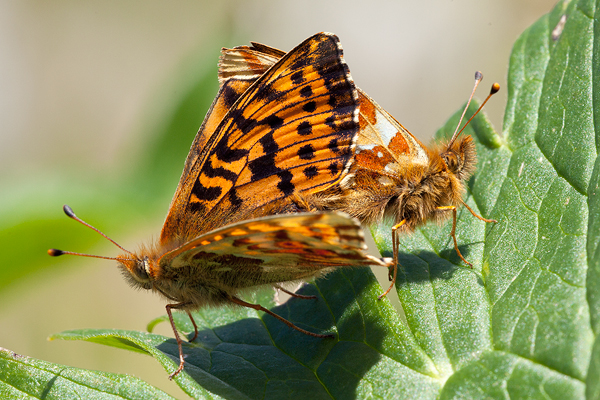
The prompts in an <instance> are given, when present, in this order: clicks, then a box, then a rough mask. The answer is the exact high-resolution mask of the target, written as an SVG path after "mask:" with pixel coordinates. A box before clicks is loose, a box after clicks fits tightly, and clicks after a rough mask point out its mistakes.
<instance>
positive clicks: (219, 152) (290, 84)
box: [161, 34, 358, 243]
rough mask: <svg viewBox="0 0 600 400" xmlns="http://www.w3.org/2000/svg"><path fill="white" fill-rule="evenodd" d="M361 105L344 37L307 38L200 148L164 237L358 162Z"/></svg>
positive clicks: (327, 179) (329, 179) (202, 227)
mask: <svg viewBox="0 0 600 400" xmlns="http://www.w3.org/2000/svg"><path fill="white" fill-rule="evenodd" d="M239 82H241V81H237V83H239ZM223 87H226V85H224V86H223ZM221 90H223V88H222V89H221ZM236 93H237V92H236ZM357 108H358V100H357V94H356V90H355V88H354V84H353V82H352V79H351V77H350V75H349V72H348V68H347V66H346V64H345V63H344V61H343V58H342V50H341V47H340V45H339V41H338V39H337V37H336V36H334V35H331V34H317V35H315V36H313V37H311V38H309V39H307V40H306V41H304V42H303V43H302V44H300V45H299V46H298V47H296V48H295V49H294V50H292V51H290V52H289V53H287V54H286V55H285V56H284V57H283V58H281V60H279V61H278V62H277V63H276V64H275V65H274V66H273V67H272V68H270V69H269V70H268V71H267V72H265V73H264V74H263V75H262V76H261V77H260V78H259V79H258V80H257V81H255V82H254V83H253V84H252V85H251V86H250V87H249V88H248V89H247V90H246V91H245V92H244V93H243V94H242V95H241V96H240V97H239V99H238V100H237V101H236V102H235V104H234V105H233V106H232V107H231V108H230V110H229V111H228V112H227V114H226V115H225V117H224V118H223V119H222V121H221V122H220V123H219V125H218V127H217V128H216V129H215V132H214V133H213V134H212V135H210V137H209V138H208V140H207V141H206V144H205V145H204V148H203V149H196V150H197V151H198V155H197V157H196V161H195V162H192V163H191V166H190V167H189V168H188V171H189V172H188V173H187V176H186V177H185V179H186V181H185V182H183V181H182V183H183V184H180V186H179V190H178V192H177V194H176V196H175V197H174V199H173V202H172V204H171V208H170V210H169V214H168V216H167V220H166V221H165V225H164V226H163V231H162V233H161V242H163V243H164V242H165V241H167V240H171V238H172V237H174V236H179V237H190V236H195V235H197V234H199V233H201V232H205V231H207V230H209V228H213V227H215V226H218V225H219V224H220V225H222V224H223V222H224V221H223V219H224V220H226V221H236V220H239V219H240V218H239V216H243V215H244V212H247V211H248V210H256V209H259V208H260V207H262V206H264V205H267V204H269V203H272V202H275V201H277V200H280V199H283V198H286V197H288V196H291V195H292V194H293V193H294V192H302V191H317V190H320V189H322V188H324V187H326V186H328V185H330V184H332V183H334V182H336V181H337V180H339V179H340V178H341V177H342V176H343V173H344V171H346V170H347V168H348V167H349V164H350V162H351V158H352V153H353V146H354V141H355V136H356V134H357V131H358V116H357ZM217 205H218V208H216V206H217ZM209 212H210V214H212V215H209ZM217 214H218V217H216V215H217ZM215 218H217V219H219V218H220V219H221V220H220V221H217V220H215Z"/></svg>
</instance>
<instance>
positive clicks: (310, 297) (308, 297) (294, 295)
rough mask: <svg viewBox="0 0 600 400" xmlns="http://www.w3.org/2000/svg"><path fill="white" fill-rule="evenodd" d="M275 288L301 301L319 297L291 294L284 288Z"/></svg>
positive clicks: (276, 286)
mask: <svg viewBox="0 0 600 400" xmlns="http://www.w3.org/2000/svg"><path fill="white" fill-rule="evenodd" d="M275 288H276V289H277V290H281V291H282V292H283V293H287V294H289V295H290V296H292V297H297V298H299V299H316V298H317V296H304V295H301V294H298V293H294V292H291V291H289V290H287V289H284V288H283V287H281V286H279V285H275Z"/></svg>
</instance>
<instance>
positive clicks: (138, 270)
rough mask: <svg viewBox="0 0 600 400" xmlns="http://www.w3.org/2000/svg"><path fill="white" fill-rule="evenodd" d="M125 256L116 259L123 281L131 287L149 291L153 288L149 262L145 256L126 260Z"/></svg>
mask: <svg viewBox="0 0 600 400" xmlns="http://www.w3.org/2000/svg"><path fill="white" fill-rule="evenodd" d="M126 257H127V256H126V255H123V256H119V257H117V260H118V261H119V269H120V270H121V272H122V273H123V276H124V277H125V279H126V280H127V281H128V282H129V284H130V285H131V286H133V287H136V288H140V289H147V290H150V289H152V288H153V286H154V285H153V283H152V277H151V273H150V269H151V260H150V258H149V257H147V256H143V257H137V256H134V257H133V258H126Z"/></svg>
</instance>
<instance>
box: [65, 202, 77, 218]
mask: <svg viewBox="0 0 600 400" xmlns="http://www.w3.org/2000/svg"><path fill="white" fill-rule="evenodd" d="M63 211H64V212H65V214H67V217H69V218H75V213H74V212H73V210H72V209H71V207H69V206H68V205H66V204H65V205H64V206H63Z"/></svg>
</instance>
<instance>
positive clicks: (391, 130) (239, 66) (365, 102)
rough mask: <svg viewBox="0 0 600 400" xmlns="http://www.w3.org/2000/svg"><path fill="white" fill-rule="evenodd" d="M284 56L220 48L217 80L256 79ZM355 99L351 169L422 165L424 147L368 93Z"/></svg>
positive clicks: (267, 50)
mask: <svg viewBox="0 0 600 400" xmlns="http://www.w3.org/2000/svg"><path fill="white" fill-rule="evenodd" d="M283 54H285V53H284V52H282V51H281V50H278V49H275V48H272V47H269V46H266V45H263V44H260V43H255V42H252V46H239V47H235V48H233V49H225V48H224V49H222V50H221V58H220V63H219V81H220V82H221V83H226V82H228V81H230V80H235V79H245V80H251V79H257V78H258V77H260V76H261V75H262V74H263V73H265V72H266V71H267V70H268V69H269V68H270V67H271V66H272V65H273V63H275V62H276V61H277V60H278V59H279V58H281V57H282V56H283ZM357 91H358V97H359V126H360V129H359V134H358V139H357V143H356V150H355V153H356V155H355V160H354V161H355V162H354V164H353V166H352V168H353V169H355V170H356V169H363V170H368V171H373V172H376V173H381V174H388V173H389V172H390V171H394V170H398V169H402V168H406V167H408V166H410V165H422V166H426V165H427V164H428V163H429V156H428V153H427V149H426V147H425V146H424V145H423V143H421V142H420V141H419V140H418V139H417V138H416V137H414V136H413V134H412V133H410V132H409V131H408V129H406V128H405V127H404V126H402V124H400V123H399V122H398V121H397V120H396V119H395V118H394V117H393V116H391V115H390V114H389V113H388V112H387V111H385V110H384V109H383V108H382V107H381V106H379V104H377V103H376V102H375V100H373V99H372V98H371V97H370V96H369V95H368V94H366V93H365V92H364V91H362V90H361V89H359V88H357Z"/></svg>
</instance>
